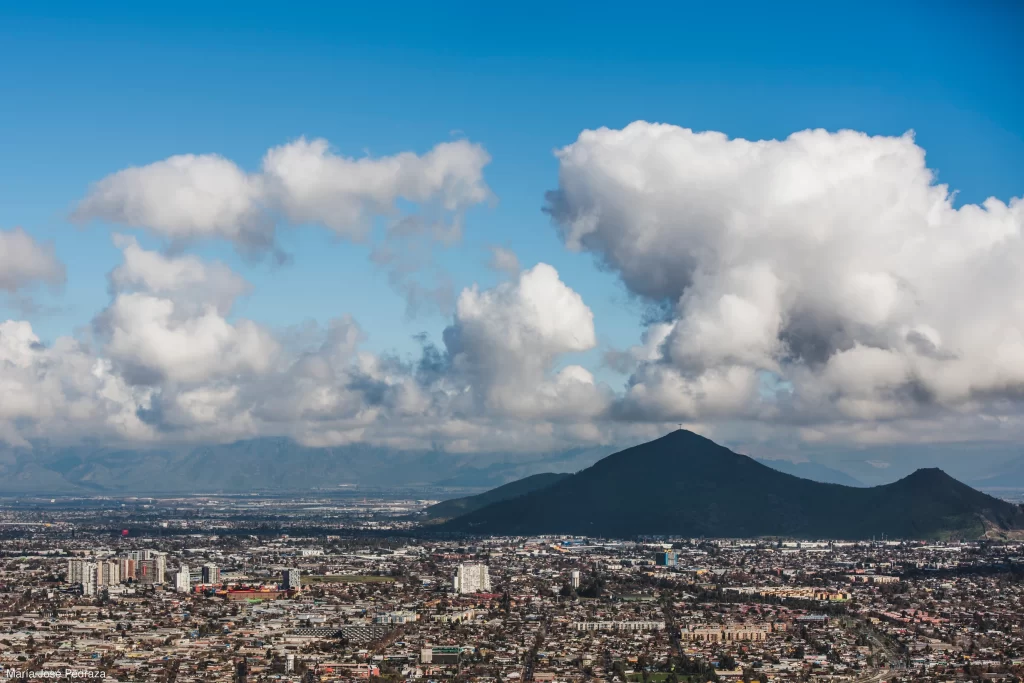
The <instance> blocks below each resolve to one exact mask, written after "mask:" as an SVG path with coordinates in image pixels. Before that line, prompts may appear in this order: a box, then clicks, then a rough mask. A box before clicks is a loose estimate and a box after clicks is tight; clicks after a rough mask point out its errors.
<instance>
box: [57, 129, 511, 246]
mask: <svg viewBox="0 0 1024 683" xmlns="http://www.w3.org/2000/svg"><path fill="white" fill-rule="evenodd" d="M489 162H490V156H489V155H488V154H487V152H486V150H484V148H483V147H481V146H480V145H476V144H473V143H470V142H468V141H465V140H459V141H455V142H446V143H441V144H439V145H437V146H435V147H434V148H433V149H431V150H430V151H428V152H427V153H426V154H423V155H417V154H414V153H411V152H402V153H399V154H395V155H393V156H386V157H376V158H373V157H364V158H351V157H344V156H341V155H338V154H335V153H334V152H332V151H331V149H330V147H329V144H328V142H327V141H326V140H323V139H314V140H307V139H305V138H300V139H298V140H295V141H293V142H290V143H288V144H285V145H281V146H278V147H274V148H272V149H270V150H269V151H268V152H267V153H266V155H265V156H264V158H263V162H262V165H261V168H260V170H259V171H257V172H253V173H249V172H246V171H245V170H243V169H242V168H240V167H239V166H238V165H237V164H235V163H234V162H233V161H231V160H229V159H225V158H224V157H221V156H218V155H216V154H182V155H177V156H173V157H170V158H168V159H164V160H162V161H157V162H154V163H151V164H148V165H146V166H140V167H133V168H127V169H123V170H121V171H117V172H116V173H113V174H111V175H109V176H107V177H105V178H103V179H101V180H100V181H99V182H97V183H96V184H95V185H94V186H93V187H92V188H91V189H90V191H89V193H88V194H87V195H86V196H85V197H84V198H83V199H82V200H81V201H80V202H79V203H78V205H77V207H76V208H75V210H74V212H73V214H72V217H73V218H74V219H75V220H77V221H81V222H84V221H89V220H103V221H108V222H111V223H117V224H121V225H126V226H131V227H139V228H146V229H148V230H150V231H152V232H154V233H156V234H158V235H160V236H163V237H167V238H170V239H173V240H192V239H199V238H220V239H226V240H230V241H232V242H234V243H235V244H237V245H238V246H239V247H241V248H243V249H246V250H263V249H268V248H270V247H272V246H273V243H274V230H275V226H276V225H277V223H278V222H279V221H280V220H282V219H283V220H285V221H287V222H289V223H291V224H303V223H315V224H318V225H322V226H325V227H327V228H329V229H330V230H332V231H333V232H335V233H336V234H338V235H340V236H342V237H346V238H351V239H357V240H358V239H362V238H364V237H365V236H366V233H367V230H368V228H369V226H370V220H371V219H373V218H374V217H376V216H395V217H397V216H400V215H401V213H402V212H401V211H400V209H399V204H400V203H401V202H408V203H411V204H416V205H420V206H423V207H426V208H436V210H437V211H438V212H439V213H440V214H441V215H449V216H451V217H452V225H450V226H448V228H447V229H448V230H455V231H456V232H457V231H458V227H459V225H460V223H459V215H460V214H461V212H462V211H464V210H465V209H467V208H468V207H470V206H472V205H474V204H478V203H481V202H484V201H486V200H488V199H489V197H490V196H491V195H490V190H489V189H488V188H487V185H486V183H485V182H484V179H483V168H484V166H486V165H487V164H488V163H489Z"/></svg>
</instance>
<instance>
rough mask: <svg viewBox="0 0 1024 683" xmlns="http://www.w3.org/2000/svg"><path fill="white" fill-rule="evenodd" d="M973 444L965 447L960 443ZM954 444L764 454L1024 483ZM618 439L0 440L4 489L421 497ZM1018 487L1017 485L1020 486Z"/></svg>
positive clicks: (1013, 463) (1000, 464)
mask: <svg viewBox="0 0 1024 683" xmlns="http://www.w3.org/2000/svg"><path fill="white" fill-rule="evenodd" d="M963 448H967V447H963ZM963 448H960V447H955V446H951V445H946V446H933V447H929V448H924V447H920V448H918V450H917V451H916V452H906V451H905V449H901V450H898V451H893V452H890V453H880V454H879V453H872V454H862V453H859V452H854V453H849V452H848V453H846V454H835V453H831V454H829V453H820V454H817V453H816V454H813V457H814V460H813V461H809V460H805V461H804V462H790V461H787V460H761V461H760V462H761V463H762V464H764V465H767V466H768V467H771V468H773V469H775V470H779V471H781V472H785V473H787V474H793V475H796V476H799V477H802V478H805V479H812V480H814V481H819V482H824V483H834V484H844V485H848V486H865V485H871V484H880V483H891V482H893V481H895V480H897V479H899V478H901V477H904V476H907V475H909V474H910V473H911V472H913V471H914V470H915V469H918V468H920V467H930V466H935V465H936V464H938V465H940V466H941V467H942V469H943V470H945V471H947V472H952V473H954V474H955V476H956V477H957V478H959V479H960V480H962V481H965V482H967V483H969V484H971V485H973V486H976V487H978V488H982V489H984V490H986V491H988V492H992V493H996V494H999V495H1003V493H1002V492H1004V491H1012V490H1013V489H1015V488H1016V489H1021V490H1024V456H1020V455H1019V454H1013V453H1012V451H1006V452H1005V453H1004V454H1002V455H999V454H996V455H993V454H988V455H987V456H985V457H983V455H984V454H981V453H978V452H977V451H976V450H973V451H972V450H969V449H968V450H963ZM618 450H621V447H614V446H599V447H588V448H572V449H567V450H556V451H550V452H544V453H507V452H491V453H446V452H443V451H438V450H416V451H398V450H393V449H389V448H380V447H375V446H368V445H364V444H353V445H349V446H342V447H336V448H308V447H305V446H300V445H298V444H296V443H295V442H294V441H291V440H290V439H285V438H261V439H252V440H247V441H239V442H236V443H232V444H220V445H208V446H181V447H165V448H156V449H142V448H140V449H114V448H104V447H101V446H92V445H88V444H83V445H78V446H74V447H60V448H58V447H51V446H48V445H47V444H45V443H37V444H35V445H34V447H32V448H4V447H2V446H0V494H8V495H10V494H28V493H38V494H51V495H53V494H58V495H59V494H67V495H90V494H92V495H108V494H111V495H121V494H178V493H196V492H200V493H247V492H253V491H257V492H285V491H294V492H301V491H312V490H320V491H323V490H330V489H338V488H339V487H346V489H345V490H349V489H355V490H362V491H367V490H380V489H386V488H393V489H394V488H397V489H406V490H412V489H420V490H422V494H423V496H424V497H444V496H446V495H449V496H450V495H456V496H457V495H460V494H464V493H467V492H468V493H479V492H480V491H484V490H489V489H493V488H495V487H498V486H501V485H503V484H507V483H509V482H513V481H517V480H519V479H522V478H524V477H528V476H530V475H533V474H539V473H550V472H578V471H580V470H582V469H585V468H587V467H589V466H591V465H593V464H594V463H596V462H597V461H598V460H600V459H601V458H603V457H605V456H607V455H609V454H611V453H614V452H615V451H618ZM1016 495H1019V492H1018V493H1017V494H1016Z"/></svg>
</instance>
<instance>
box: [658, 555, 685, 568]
mask: <svg viewBox="0 0 1024 683" xmlns="http://www.w3.org/2000/svg"><path fill="white" fill-rule="evenodd" d="M654 559H655V562H657V564H658V565H659V566H661V567H674V566H676V563H677V562H678V561H679V555H677V554H676V553H673V552H664V553H658V554H657V555H656V556H655V558H654Z"/></svg>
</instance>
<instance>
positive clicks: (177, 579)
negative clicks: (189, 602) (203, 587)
mask: <svg viewBox="0 0 1024 683" xmlns="http://www.w3.org/2000/svg"><path fill="white" fill-rule="evenodd" d="M191 588H192V575H191V574H190V573H189V571H188V565H187V564H183V565H181V568H180V569H178V573H177V574H175V575H174V590H175V591H176V592H178V593H188V591H189V589H191Z"/></svg>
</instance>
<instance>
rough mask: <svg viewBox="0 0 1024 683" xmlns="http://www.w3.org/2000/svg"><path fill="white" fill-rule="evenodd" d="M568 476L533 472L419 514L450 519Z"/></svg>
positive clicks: (444, 502)
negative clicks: (522, 477) (531, 474)
mask: <svg viewBox="0 0 1024 683" xmlns="http://www.w3.org/2000/svg"><path fill="white" fill-rule="evenodd" d="M568 476H571V475H568V474H555V473H552V472H545V473H543V474H535V475H533V476H531V477H526V478H525V479H520V480H518V481H513V482H509V483H508V484H505V485H504V486H499V487H498V488H496V489H491V490H490V491H484V492H483V493H479V494H477V495H475V496H467V497H465V498H453V499H452V500H445V501H441V502H440V503H438V504H436V505H431V506H430V507H428V508H427V509H426V510H424V511H423V513H421V514H422V515H424V516H425V517H426V519H427V520H430V521H437V522H440V521H442V520H446V519H451V518H453V517H458V516H459V515H464V514H466V513H469V512H473V511H475V510H479V509H480V508H483V507H486V506H488V505H490V504H491V503H498V502H501V501H503V500H509V499H511V498H517V497H519V496H523V495H526V494H527V493H532V492H534V491H539V490H540V489H543V488H546V487H548V486H551V485H552V484H554V483H556V482H559V481H561V480H562V479H565V478H566V477H568Z"/></svg>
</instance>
